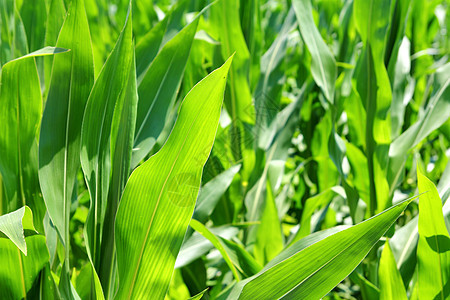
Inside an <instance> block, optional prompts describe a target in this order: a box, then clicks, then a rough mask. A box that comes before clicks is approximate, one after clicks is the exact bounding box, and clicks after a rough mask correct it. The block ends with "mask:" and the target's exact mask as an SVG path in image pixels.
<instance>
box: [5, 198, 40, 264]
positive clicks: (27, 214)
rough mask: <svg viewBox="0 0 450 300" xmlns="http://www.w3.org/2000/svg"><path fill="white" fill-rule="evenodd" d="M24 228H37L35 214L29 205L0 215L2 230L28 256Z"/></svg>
mask: <svg viewBox="0 0 450 300" xmlns="http://www.w3.org/2000/svg"><path fill="white" fill-rule="evenodd" d="M24 229H29V230H36V229H35V228H34V225H33V214H32V212H31V209H30V208H29V207H28V206H23V207H21V208H19V209H18V210H16V211H13V212H11V213H9V214H6V215H3V216H0V232H3V233H4V234H5V235H6V236H7V237H8V238H9V239H10V240H11V241H12V242H13V243H14V244H15V245H16V246H17V247H18V248H19V249H20V251H22V252H23V254H25V256H26V255H27V244H26V243H25V237H24V234H23V231H24Z"/></svg>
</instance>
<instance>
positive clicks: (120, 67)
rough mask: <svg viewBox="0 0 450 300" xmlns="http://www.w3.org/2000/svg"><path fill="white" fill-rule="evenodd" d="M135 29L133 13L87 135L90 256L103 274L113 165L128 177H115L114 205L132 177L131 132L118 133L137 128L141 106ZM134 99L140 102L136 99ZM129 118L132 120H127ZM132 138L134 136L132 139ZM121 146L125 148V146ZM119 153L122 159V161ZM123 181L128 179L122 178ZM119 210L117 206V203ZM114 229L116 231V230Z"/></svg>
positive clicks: (101, 82)
mask: <svg viewBox="0 0 450 300" xmlns="http://www.w3.org/2000/svg"><path fill="white" fill-rule="evenodd" d="M131 24H132V23H131V11H129V15H128V17H127V19H126V23H125V25H124V28H123V30H122V32H121V34H120V36H119V38H118V40H117V43H116V45H115V47H114V49H113V50H112V52H111V54H110V55H109V57H108V59H107V61H106V63H105V65H104V67H103V69H102V70H101V72H100V74H99V76H98V78H97V80H96V82H95V84H94V86H93V87H92V91H91V93H90V95H89V99H88V101H87V104H86V110H85V113H84V117H83V125H82V130H81V153H80V158H81V167H82V169H83V173H84V177H85V180H86V183H87V186H88V190H89V194H90V201H91V202H90V209H89V214H88V217H87V220H86V226H85V232H86V236H85V237H86V239H87V243H86V246H87V249H88V255H89V257H90V259H91V260H92V262H93V264H94V266H95V267H96V269H97V270H98V269H99V266H100V259H101V251H100V249H101V240H102V230H103V226H104V225H105V223H104V221H105V214H106V206H107V198H108V192H109V188H110V184H111V182H110V176H111V168H112V167H111V163H113V168H119V169H120V168H123V173H122V171H121V170H119V171H118V172H119V174H117V175H116V176H118V177H115V178H114V180H117V181H114V184H117V185H116V186H114V188H115V189H119V190H118V191H114V192H115V193H116V195H115V196H114V197H115V200H114V201H118V197H120V189H121V185H122V184H124V183H125V181H124V180H126V178H127V177H128V170H127V153H126V152H127V145H126V144H125V143H128V142H129V140H127V135H130V132H123V133H122V135H123V136H122V137H119V136H118V134H119V133H118V130H119V126H122V127H124V128H121V129H120V130H126V128H125V127H129V126H130V125H131V124H129V123H127V122H128V121H129V122H131V123H133V121H132V114H133V113H132V111H133V105H135V104H133V102H134V103H135V101H136V99H135V95H134V94H135V92H136V91H135V90H134V91H133V90H132V89H133V83H132V81H133V80H134V81H135V72H136V71H135V68H134V51H133V42H132V25H131ZM132 72H134V73H132ZM134 88H135V86H134ZM133 92H134V94H133ZM131 97H134V100H133V98H131ZM125 99H126V100H125ZM124 101H125V103H124ZM128 101H129V102H128ZM127 102H128V103H127ZM134 109H135V108H134ZM127 110H129V113H130V116H128V111H127ZM122 114H123V115H122ZM125 116H128V117H130V119H129V120H127V119H123V118H125ZM115 118H116V119H117V120H116V121H117V122H119V121H121V120H123V122H124V124H118V123H117V124H115V125H114V128H115V129H114V128H113V120H114V119H115ZM113 129H114V130H113ZM122 138H123V140H122V141H121V139H122ZM128 138H130V137H129V136H128ZM121 142H122V144H120V143H121ZM116 143H117V144H118V146H120V147H118V148H117V149H116V148H115V147H116ZM111 148H112V149H111ZM115 154H117V155H118V156H117V157H116V156H115ZM122 154H123V157H122V159H123V161H119V162H117V161H116V160H117V159H118V158H119V157H121V156H122ZM128 160H129V158H128ZM122 176H123V177H124V178H121V177H122ZM114 205H116V206H117V203H116V204H114ZM111 217H112V219H111V222H113V220H114V219H113V216H111ZM111 224H112V223H111ZM111 226H112V225H111ZM109 229H110V230H111V228H109Z"/></svg>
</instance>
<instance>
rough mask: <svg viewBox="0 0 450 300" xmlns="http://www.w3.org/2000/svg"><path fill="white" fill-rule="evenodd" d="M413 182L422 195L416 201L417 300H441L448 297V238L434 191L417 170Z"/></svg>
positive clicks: (449, 253)
mask: <svg viewBox="0 0 450 300" xmlns="http://www.w3.org/2000/svg"><path fill="white" fill-rule="evenodd" d="M417 181H418V185H419V193H424V194H423V195H420V199H419V244H418V246H417V260H418V269H417V271H418V274H419V279H418V285H419V298H420V299H426V298H431V299H441V300H444V299H448V298H449V297H450V237H449V234H448V231H447V227H446V226H445V221H444V215H443V213H442V202H441V198H440V197H439V194H438V191H437V189H436V187H435V186H434V184H433V183H432V182H431V181H430V180H429V179H428V178H426V177H425V175H423V174H422V173H421V172H420V170H419V168H417Z"/></svg>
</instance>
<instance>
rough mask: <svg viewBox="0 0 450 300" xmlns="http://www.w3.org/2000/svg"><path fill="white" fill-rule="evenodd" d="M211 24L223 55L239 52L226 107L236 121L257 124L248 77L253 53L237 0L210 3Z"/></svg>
mask: <svg viewBox="0 0 450 300" xmlns="http://www.w3.org/2000/svg"><path fill="white" fill-rule="evenodd" d="M210 18H211V25H212V27H213V28H211V29H212V30H214V37H215V38H216V39H218V40H220V42H221V48H220V51H221V54H222V58H223V59H226V58H227V57H229V56H230V55H231V54H233V53H234V52H236V55H235V58H234V63H233V66H232V67H231V69H230V80H229V82H228V86H229V93H228V92H227V95H226V98H225V107H226V109H227V111H228V113H229V115H230V116H231V119H232V120H233V121H237V120H239V121H242V122H245V123H248V124H254V122H255V120H254V119H255V112H254V107H253V105H252V97H251V93H250V86H249V83H248V80H247V77H248V70H249V64H250V54H249V52H248V48H247V45H246V43H245V39H244V35H243V34H242V29H241V22H240V16H239V1H238V0H220V1H218V2H217V3H216V4H215V5H213V6H212V7H211V16H210Z"/></svg>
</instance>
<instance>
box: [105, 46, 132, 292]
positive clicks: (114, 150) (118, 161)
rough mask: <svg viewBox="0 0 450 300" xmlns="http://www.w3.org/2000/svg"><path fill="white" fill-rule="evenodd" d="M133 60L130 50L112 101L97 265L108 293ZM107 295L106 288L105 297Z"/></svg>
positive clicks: (125, 166) (126, 158) (127, 162)
mask: <svg viewBox="0 0 450 300" xmlns="http://www.w3.org/2000/svg"><path fill="white" fill-rule="evenodd" d="M134 61H135V60H134V52H133V57H132V65H131V66H130V68H129V70H128V78H125V80H126V81H125V84H126V86H123V88H124V89H125V91H121V93H120V96H119V98H118V99H117V102H116V104H115V108H114V116H113V122H112V128H111V142H110V146H111V179H110V186H109V193H108V204H107V210H106V215H105V220H104V224H103V234H102V242H101V243H102V247H101V254H100V260H101V261H100V269H99V276H100V279H101V280H102V284H103V287H104V289H105V290H106V291H109V292H110V293H112V290H113V289H114V285H113V284H111V277H112V276H114V273H113V272H111V270H114V268H115V250H114V223H115V219H116V212H117V207H118V205H119V200H120V198H121V197H122V193H123V190H124V188H125V184H126V182H127V180H128V177H129V175H130V171H131V168H130V167H131V153H132V148H133V141H134V129H135V126H136V109H137V103H138V95H137V83H136V66H135V63H134ZM108 286H109V288H108ZM108 296H109V293H108V292H107V293H106V297H107V298H108Z"/></svg>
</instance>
